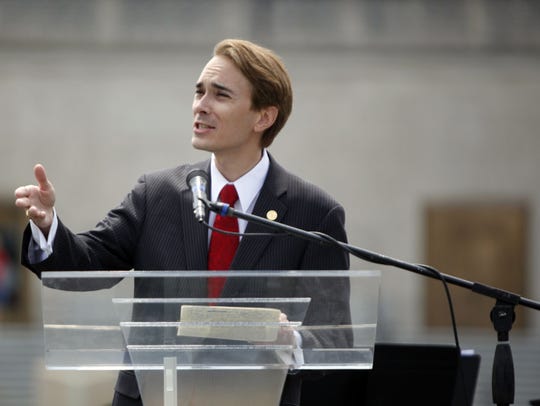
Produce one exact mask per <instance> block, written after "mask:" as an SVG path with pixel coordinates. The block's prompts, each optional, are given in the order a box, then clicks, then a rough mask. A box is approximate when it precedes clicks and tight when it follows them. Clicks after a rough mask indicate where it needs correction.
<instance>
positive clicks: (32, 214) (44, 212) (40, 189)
mask: <svg viewBox="0 0 540 406" xmlns="http://www.w3.org/2000/svg"><path fill="white" fill-rule="evenodd" d="M34 176H35V178H36V181H37V185H26V186H20V187H18V188H17V189H16V190H15V206H17V207H20V208H22V209H23V210H25V213H26V216H27V217H28V218H29V219H30V220H32V221H33V222H34V223H35V224H36V225H37V226H38V227H39V228H40V229H41V231H42V232H43V233H44V234H45V235H47V234H48V233H49V230H50V228H51V224H52V222H53V215H54V214H53V213H54V211H53V208H54V202H55V200H56V195H55V192H54V187H53V185H52V183H51V182H50V181H49V180H48V179H47V174H46V173H45V168H44V167H43V165H41V164H37V165H36V166H34Z"/></svg>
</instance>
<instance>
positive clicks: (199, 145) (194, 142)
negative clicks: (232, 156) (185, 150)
mask: <svg viewBox="0 0 540 406" xmlns="http://www.w3.org/2000/svg"><path fill="white" fill-rule="evenodd" d="M191 146H192V147H193V148H194V149H197V150H199V151H207V152H213V150H212V148H211V147H210V146H209V145H207V144H206V143H205V142H201V140H200V139H197V137H195V136H194V137H193V138H192V139H191Z"/></svg>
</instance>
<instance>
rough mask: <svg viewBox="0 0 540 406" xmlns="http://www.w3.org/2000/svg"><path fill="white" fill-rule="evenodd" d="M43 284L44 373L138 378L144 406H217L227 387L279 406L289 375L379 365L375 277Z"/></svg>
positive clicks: (189, 275)
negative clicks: (214, 294)
mask: <svg viewBox="0 0 540 406" xmlns="http://www.w3.org/2000/svg"><path fill="white" fill-rule="evenodd" d="M212 278H225V280H226V282H225V287H224V289H223V292H222V294H221V296H220V297H219V298H208V297H207V284H208V280H209V279H212ZM42 283H43V289H42V299H43V321H44V336H45V363H46V366H47V368H49V369H68V370H135V373H136V375H137V380H138V384H139V389H140V391H141V396H142V398H143V402H144V404H145V405H152V404H156V405H161V404H167V405H177V404H181V405H182V404H188V403H189V404H200V405H204V404H209V405H210V404H213V403H212V396H214V395H213V394H215V393H220V392H221V393H223V391H222V389H223V388H228V389H229V390H228V393H231V394H233V395H234V394H235V392H238V393H240V392H241V391H243V392H242V393H241V396H242V397H243V398H244V400H243V401H244V402H245V396H246V394H247V395H248V396H249V393H250V391H248V390H246V388H250V389H253V391H252V392H253V394H252V396H255V397H256V399H257V401H256V403H257V404H260V405H265V404H268V405H275V404H277V403H276V396H277V401H278V402H279V394H280V393H281V387H282V386H283V382H284V380H285V376H286V374H287V371H288V370H292V369H294V370H303V369H307V370H316V369H322V370H328V369H347V370H350V369H370V368H372V365H373V348H374V343H375V332H376V323H377V308H378V296H379V285H380V274H379V272H377V271H265V272H262V271H256V272H255V271H225V272H217V271H126V272H119V271H78V272H44V273H43V274H42ZM235 387H239V388H242V389H241V391H240V390H238V391H235V390H234V388H235ZM201 388H205V389H204V390H201ZM178 393H179V394H178ZM263 393H266V394H269V396H268V401H267V402H264V401H262V399H263V398H265V397H264V396H262V397H261V394H263ZM236 396H239V395H236ZM194 399H199V400H198V401H197V402H194ZM237 401H238V399H237V400H235V399H234V396H233V397H232V398H231V400H230V402H231V403H230V404H234V402H237ZM178 402H180V403H178ZM220 404H227V403H224V399H223V396H222V395H221V396H220ZM237 404H242V403H237Z"/></svg>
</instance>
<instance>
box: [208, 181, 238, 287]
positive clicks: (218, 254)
mask: <svg viewBox="0 0 540 406" xmlns="http://www.w3.org/2000/svg"><path fill="white" fill-rule="evenodd" d="M219 200H220V201H221V202H223V203H227V204H228V205H230V206H231V207H234V204H235V203H236V201H237V200H238V193H237V192H236V188H235V187H234V185H233V184H227V185H225V186H224V187H223V189H221V192H220V193H219ZM214 228H217V229H219V230H224V231H231V232H235V233H237V232H238V219H237V218H236V217H228V216H220V215H217V216H216V219H215V221H214ZM238 241H239V238H238V236H237V235H228V234H223V233H220V232H217V231H212V238H211V239H210V248H209V250H208V269H209V270H210V271H227V270H229V268H230V266H231V262H232V260H233V258H234V254H235V253H236V249H237V248H238ZM224 285H225V278H210V279H209V280H208V297H219V295H220V294H221V290H222V289H223V286H224Z"/></svg>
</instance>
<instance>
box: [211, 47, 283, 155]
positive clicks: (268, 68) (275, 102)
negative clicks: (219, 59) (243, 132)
mask: <svg viewBox="0 0 540 406" xmlns="http://www.w3.org/2000/svg"><path fill="white" fill-rule="evenodd" d="M214 55H215V56H224V57H226V58H228V59H229V60H231V61H232V62H233V63H234V65H235V66H236V67H237V68H238V69H240V71H241V72H242V74H243V75H244V76H245V77H246V78H247V80H248V81H249V83H250V84H251V87H252V90H251V104H252V109H254V110H260V109H262V108H265V107H270V106H275V107H277V109H278V115H277V117H276V120H275V122H274V124H272V126H270V127H269V128H267V129H266V131H265V132H264V133H263V136H262V139H261V143H262V146H263V147H265V148H266V147H268V146H269V145H270V144H272V141H274V138H275V137H276V135H277V134H278V133H279V131H280V130H281V129H282V128H283V126H284V125H285V123H286V122H287V119H288V118H289V115H290V114H291V110H292V86H291V80H290V78H289V74H288V73H287V70H286V69H285V65H284V64H283V62H282V61H281V58H280V57H279V56H277V55H276V54H275V53H274V52H273V51H271V50H270V49H266V48H263V47H261V46H259V45H256V44H254V43H252V42H249V41H245V40H239V39H226V40H223V41H221V42H219V43H218V44H217V45H216V46H215V48H214Z"/></svg>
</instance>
